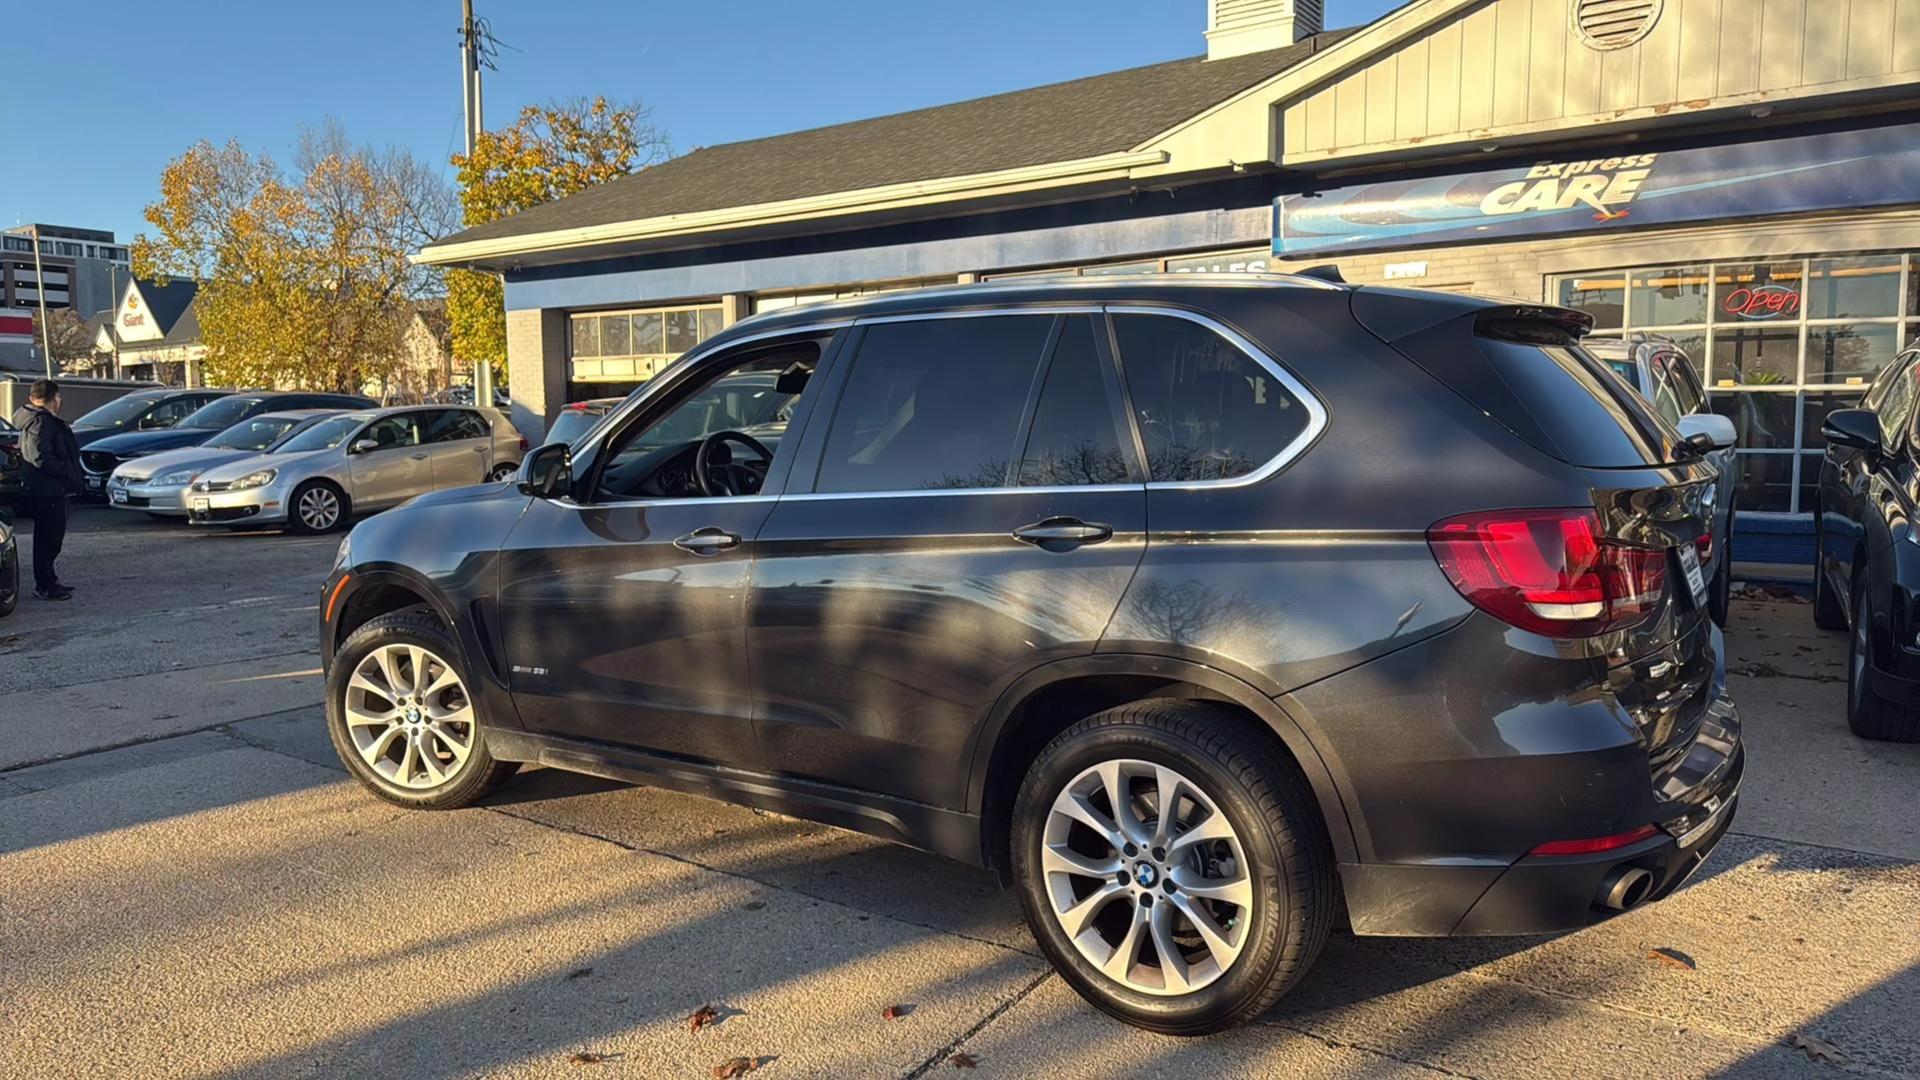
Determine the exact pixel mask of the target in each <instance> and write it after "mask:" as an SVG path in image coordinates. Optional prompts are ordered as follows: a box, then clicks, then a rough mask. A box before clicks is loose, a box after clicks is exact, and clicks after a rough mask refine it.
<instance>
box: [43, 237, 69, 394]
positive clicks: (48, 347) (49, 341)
mask: <svg viewBox="0 0 1920 1080" xmlns="http://www.w3.org/2000/svg"><path fill="white" fill-rule="evenodd" d="M75 266H76V268H77V267H78V263H76V264H75ZM74 276H75V275H74V273H73V272H72V271H69V273H68V280H67V295H68V296H70V297H71V296H73V295H74V288H73V287H74V285H75V284H76V282H74V281H73V280H72V279H73V277H74ZM33 277H34V284H36V285H38V286H40V290H39V291H40V351H41V352H44V353H46V354H47V378H49V379H51V378H53V337H52V335H51V334H50V333H49V332H48V327H47V272H46V271H45V270H42V269H41V268H40V226H39V225H35V226H34V227H33Z"/></svg>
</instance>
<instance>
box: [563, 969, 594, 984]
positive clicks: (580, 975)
mask: <svg viewBox="0 0 1920 1080" xmlns="http://www.w3.org/2000/svg"><path fill="white" fill-rule="evenodd" d="M591 974H593V969H592V968H590V967H583V968H574V969H573V970H572V971H569V972H567V974H566V978H568V979H584V978H586V977H587V976H589V975H591ZM562 981H564V980H562Z"/></svg>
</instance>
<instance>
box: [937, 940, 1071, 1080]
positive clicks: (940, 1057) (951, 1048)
mask: <svg viewBox="0 0 1920 1080" xmlns="http://www.w3.org/2000/svg"><path fill="white" fill-rule="evenodd" d="M1053 974H1054V973H1053V969H1052V968H1048V969H1047V970H1046V971H1043V972H1041V973H1040V974H1038V975H1036V976H1034V977H1033V980H1032V981H1031V982H1029V983H1027V985H1025V986H1023V987H1021V988H1020V989H1018V990H1016V991H1014V992H1013V994H1012V995H1010V996H1009V997H1008V998H1007V1000H1005V1001H1003V1002H1001V1003H1000V1004H998V1005H995V1006H994V1007H993V1010H992V1011H991V1012H989V1013H987V1015H985V1016H983V1017H981V1018H980V1019H979V1020H978V1021H976V1022H975V1023H974V1025H973V1026H972V1027H970V1028H968V1029H967V1030H965V1031H963V1032H961V1033H960V1034H959V1035H957V1036H955V1037H954V1040H953V1041H952V1042H950V1043H948V1044H947V1045H945V1046H943V1047H941V1048H940V1049H938V1050H935V1051H934V1052H933V1053H932V1054H930V1055H928V1056H927V1059H926V1060H925V1061H922V1062H921V1063H920V1064H919V1065H918V1066H917V1067H915V1068H914V1070H913V1071H912V1072H910V1073H908V1074H907V1075H906V1076H905V1078H904V1080H919V1078H920V1077H922V1076H925V1075H927V1073H928V1072H929V1071H930V1070H932V1069H933V1068H934V1067H935V1066H937V1065H939V1064H940V1063H941V1062H943V1061H945V1060H947V1059H948V1058H949V1057H952V1056H953V1054H954V1052H955V1051H957V1050H959V1049H960V1048H961V1047H962V1046H964V1045H966V1042H967V1040H968V1039H971V1038H973V1037H974V1036H975V1035H978V1034H980V1033H981V1032H982V1031H985V1030H986V1027H987V1025H988V1024H991V1023H993V1022H994V1021H995V1020H998V1019H1000V1017H1001V1016H1002V1015H1003V1014H1004V1013H1006V1012H1007V1010H1009V1009H1011V1008H1013V1007H1014V1006H1015V1005H1018V1004H1020V1003H1021V1002H1023V1001H1025V1000H1027V997H1028V996H1029V995H1030V994H1032V993H1033V992H1034V991H1035V990H1038V989H1040V984H1042V983H1044V982H1046V981H1047V980H1048V979H1051V978H1053Z"/></svg>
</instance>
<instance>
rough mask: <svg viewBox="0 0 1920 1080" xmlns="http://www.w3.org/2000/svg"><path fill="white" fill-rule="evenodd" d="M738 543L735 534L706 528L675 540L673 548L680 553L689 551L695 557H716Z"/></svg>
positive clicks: (738, 538) (709, 527)
mask: <svg viewBox="0 0 1920 1080" xmlns="http://www.w3.org/2000/svg"><path fill="white" fill-rule="evenodd" d="M739 542H740V537H739V536H738V535H737V534H735V533H730V532H727V531H726V530H725V529H716V528H714V527H712V526H708V527H707V528H704V529H695V530H694V531H692V532H690V533H688V534H687V535H685V536H683V537H681V538H680V539H678V540H675V541H674V542H673V546H674V547H677V548H679V549H680V550H682V551H691V552H693V553H694V554H695V555H718V554H719V553H720V552H722V551H725V550H726V549H728V548H730V547H733V546H734V545H736V544H738V543H739Z"/></svg>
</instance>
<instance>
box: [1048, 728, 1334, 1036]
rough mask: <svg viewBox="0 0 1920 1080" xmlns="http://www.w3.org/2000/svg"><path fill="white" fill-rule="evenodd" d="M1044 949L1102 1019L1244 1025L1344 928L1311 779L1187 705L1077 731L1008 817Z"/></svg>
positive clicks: (1266, 743)
mask: <svg viewBox="0 0 1920 1080" xmlns="http://www.w3.org/2000/svg"><path fill="white" fill-rule="evenodd" d="M1012 834H1013V835H1012V837H1011V851H1012V862H1013V874H1014V880H1015V882H1016V884H1017V885H1018V887H1019V890H1020V899H1021V904H1022V906H1023V907H1024V908H1025V910H1026V916H1027V923H1028V926H1029V927H1030V928H1031V929H1032V931H1033V934H1034V937H1035V938H1036V939H1037V940H1038V941H1039V943H1040V946H1041V948H1042V949H1043V950H1045V952H1046V953H1047V956H1048V957H1049V958H1050V959H1051V960H1052V961H1053V964H1054V967H1055V968H1056V969H1058V970H1059V971H1060V973H1061V975H1062V976H1063V977H1064V978H1065V979H1066V980H1067V982H1068V984H1069V985H1071V986H1072V987H1073V988H1074V989H1075V990H1077V991H1078V992H1079V993H1080V995H1081V996H1082V997H1084V998H1086V999H1087V1000H1088V1001H1089V1002H1091V1003H1092V1004H1093V1005H1095V1006H1096V1007H1098V1008H1099V1009H1101V1010H1103V1011H1105V1012H1107V1013H1110V1014H1112V1015H1113V1016H1116V1017H1119V1018H1120V1019H1122V1020H1125V1021H1127V1022H1128V1023H1131V1024H1135V1025H1138V1026H1140V1027H1143V1028H1147V1029H1149V1030H1152V1031H1158V1032H1163V1033H1166V1034H1170V1035H1200V1034H1205V1033H1207V1032H1210V1031H1218V1030H1220V1029H1222V1028H1227V1027H1231V1026H1234V1025H1236V1024H1242V1023H1245V1022H1247V1021H1249V1020H1251V1019H1253V1018H1255V1017H1257V1016H1259V1015H1260V1014H1261V1013H1263V1012H1265V1011H1266V1010H1267V1009H1268V1008H1270V1007H1271V1006H1272V1005H1273V1003H1274V1002H1275V1001H1277V1000H1278V999H1279V998H1280V996H1281V995H1282V994H1284V993H1286V992H1287V990H1289V989H1290V988H1292V986H1293V985H1294V984H1295V983H1296V982H1298V981H1299V979H1300V977H1301V976H1302V975H1304V974H1305V973H1306V970H1307V968H1308V967H1309V966H1310V965H1311V964H1312V963H1313V960H1314V957H1315V956H1317V955H1318V954H1319V952H1320V948H1321V946H1322V945H1324V944H1325V943H1326V939H1327V932H1328V929H1329V927H1330V926H1331V925H1332V923H1333V919H1334V914H1335V911H1334V908H1335V900H1334V873H1333V853H1332V850H1331V848H1330V846H1329V844H1328V840H1327V832H1326V825H1325V823H1324V822H1323V821H1322V820H1321V816H1320V811H1319V806H1318V804H1317V803H1316V802H1315V800H1314V797H1313V793H1312V791H1311V789H1310V788H1309V787H1308V785H1307V782H1306V778H1305V777H1303V776H1302V775H1301V774H1300V771H1299V769H1298V768H1297V767H1295V766H1294V764H1293V762H1292V761H1291V760H1289V759H1287V758H1286V757H1285V755H1284V754H1283V753H1282V752H1281V751H1280V750H1279V749H1278V748H1277V747H1275V746H1274V745H1273V744H1272V743H1271V741H1270V737H1269V736H1268V735H1267V733H1265V732H1257V731H1253V730H1251V729H1249V728H1248V726H1247V725H1246V724H1245V723H1244V722H1243V721H1242V720H1241V719H1240V718H1238V717H1236V716H1233V715H1231V714H1228V713H1225V712H1222V711H1220V710H1217V709H1213V708H1210V707H1208V706H1205V705H1200V704H1196V703H1194V702H1188V701H1176V700H1156V701H1144V702H1137V703H1135V704H1131V705H1125V706H1121V707H1120V708H1117V709H1112V710H1109V711H1107V712H1104V713H1100V714H1098V715H1096V716H1091V717H1088V718H1087V719H1085V720H1082V721H1080V722H1079V723H1077V724H1074V725H1073V726H1072V727H1070V728H1068V729H1067V730H1066V731H1064V732H1062V733H1061V734H1060V735H1059V736H1058V737H1057V738H1055V739H1054V740H1053V742H1051V743H1050V744H1048V746H1047V747H1046V749H1045V750H1043V751H1041V753H1040V756H1039V757H1038V758H1037V759H1036V760H1035V761H1034V763H1033V765H1032V767H1031V768H1030V769H1029V770H1028V772H1027V776H1026V779H1025V781H1024V783H1022V785H1021V787H1020V792H1019V795H1018V796H1017V798H1016V799H1015V802H1014V808H1013V821H1012Z"/></svg>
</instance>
